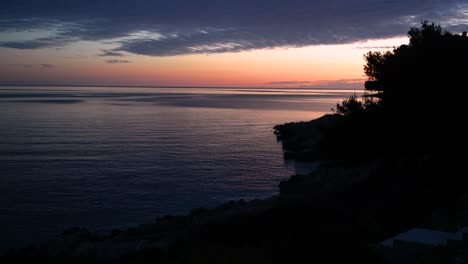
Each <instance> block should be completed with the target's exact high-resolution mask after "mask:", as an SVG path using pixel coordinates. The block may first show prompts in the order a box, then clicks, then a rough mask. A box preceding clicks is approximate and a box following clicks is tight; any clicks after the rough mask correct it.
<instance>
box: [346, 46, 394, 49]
mask: <svg viewBox="0 0 468 264" xmlns="http://www.w3.org/2000/svg"><path fill="white" fill-rule="evenodd" d="M394 48H396V47H395V46H362V47H355V49H366V50H369V49H394Z"/></svg>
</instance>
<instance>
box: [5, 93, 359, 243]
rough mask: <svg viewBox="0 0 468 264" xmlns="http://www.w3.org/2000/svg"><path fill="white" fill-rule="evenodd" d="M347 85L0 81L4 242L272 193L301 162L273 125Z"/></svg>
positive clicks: (313, 113) (309, 112)
mask: <svg viewBox="0 0 468 264" xmlns="http://www.w3.org/2000/svg"><path fill="white" fill-rule="evenodd" d="M352 92H353V91H349V90H314V89H301V90H299V89H297V90H293V89H231V88H230V89H226V88H224V89H213V88H206V89H201V88H196V89H195V88H132V87H129V88H105V87H79V88H78V87H0V175H1V176H0V245H1V246H3V247H4V246H5V245H18V244H22V243H25V242H26V241H34V240H37V239H44V238H49V237H52V236H54V235H57V234H59V233H60V231H61V230H62V229H63V228H65V227H69V226H74V225H79V226H85V227H88V228H89V229H91V230H94V231H100V232H104V231H107V230H110V229H112V228H119V227H120V228H122V227H126V226H130V225H136V224H139V223H143V222H149V221H151V220H153V219H155V218H157V217H160V216H163V215H166V214H181V213H187V212H189V210H190V209H191V208H194V207H209V206H215V205H217V204H220V203H222V202H224V201H227V200H231V199H241V198H244V199H252V198H263V197H267V196H271V195H274V194H276V193H277V191H278V187H277V186H278V183H279V182H280V181H281V180H284V179H287V178H288V177H289V176H290V175H292V174H294V173H295V172H296V168H303V167H302V166H299V165H301V164H294V163H293V162H289V163H287V162H285V161H284V160H283V156H282V150H281V145H280V144H279V143H277V141H276V138H275V136H274V135H273V133H272V127H273V126H274V125H276V124H279V123H284V122H290V121H302V120H303V121H307V120H311V119H313V118H316V117H318V116H320V115H322V114H324V113H327V112H330V110H329V109H330V107H333V106H334V104H335V103H336V102H338V101H340V100H341V99H342V98H343V97H345V96H347V95H349V94H350V93H352Z"/></svg>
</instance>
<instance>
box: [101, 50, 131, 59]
mask: <svg viewBox="0 0 468 264" xmlns="http://www.w3.org/2000/svg"><path fill="white" fill-rule="evenodd" d="M99 56H100V57H125V54H123V53H122V52H118V51H113V50H102V53H101V54H99Z"/></svg>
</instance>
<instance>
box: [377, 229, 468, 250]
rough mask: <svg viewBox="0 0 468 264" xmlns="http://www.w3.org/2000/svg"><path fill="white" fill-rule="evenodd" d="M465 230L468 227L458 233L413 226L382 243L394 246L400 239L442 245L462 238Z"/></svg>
mask: <svg viewBox="0 0 468 264" xmlns="http://www.w3.org/2000/svg"><path fill="white" fill-rule="evenodd" d="M465 229H466V230H465ZM463 230H465V231H468V228H464V229H462V232H457V233H448V232H441V231H435V230H430V229H423V228H413V229H410V230H408V231H407V232H405V233H401V234H398V235H396V236H394V237H392V238H390V239H387V240H385V241H383V242H382V243H381V245H383V246H386V247H393V243H394V242H395V241H396V240H399V241H405V242H411V243H416V244H423V245H429V246H440V245H445V244H446V243H447V241H449V240H462V239H463V233H468V232H463Z"/></svg>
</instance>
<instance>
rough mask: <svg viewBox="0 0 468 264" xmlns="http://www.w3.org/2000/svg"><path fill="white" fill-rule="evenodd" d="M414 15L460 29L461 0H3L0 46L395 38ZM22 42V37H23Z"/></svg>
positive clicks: (211, 46) (205, 50)
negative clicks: (36, 34)
mask: <svg viewBox="0 0 468 264" xmlns="http://www.w3.org/2000/svg"><path fill="white" fill-rule="evenodd" d="M421 20H433V21H436V22H440V23H441V24H442V25H443V26H444V27H446V28H447V29H449V30H454V31H461V30H466V28H467V27H468V25H467V24H468V4H467V3H466V0H328V1H310V0H289V1H284V0H236V1H228V0H224V1H223V0H198V1H186V0H154V1H147V0H133V1H124V0H93V1H90V0H81V1H72V0H70V1H63V0H47V1H36V0H3V1H2V8H1V10H0V32H4V33H5V34H8V33H12V32H15V33H16V35H18V34H26V35H27V34H28V33H27V32H30V31H31V30H47V31H48V32H49V33H50V34H47V36H44V37H35V38H32V39H27V38H23V39H19V40H15V39H9V38H8V39H0V47H7V48H15V49H37V48H44V47H60V46H64V45H67V44H69V43H72V42H76V41H80V40H86V41H97V42H105V43H112V44H114V45H115V46H116V47H117V48H115V49H112V50H108V51H106V52H105V53H103V55H106V54H109V56H119V54H121V52H128V53H133V54H141V55H149V56H173V55H185V54H200V53H202V54H209V53H222V52H238V51H245V50H253V49H265V48H277V47H302V46H308V45H320V44H342V43H352V42H356V41H361V40H367V39H375V38H387V37H394V36H398V35H403V34H405V33H406V31H407V30H408V29H409V27H410V26H412V25H417V24H418V23H419V22H420V21H421ZM25 39H26V40H25Z"/></svg>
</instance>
